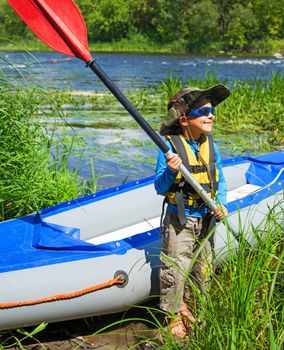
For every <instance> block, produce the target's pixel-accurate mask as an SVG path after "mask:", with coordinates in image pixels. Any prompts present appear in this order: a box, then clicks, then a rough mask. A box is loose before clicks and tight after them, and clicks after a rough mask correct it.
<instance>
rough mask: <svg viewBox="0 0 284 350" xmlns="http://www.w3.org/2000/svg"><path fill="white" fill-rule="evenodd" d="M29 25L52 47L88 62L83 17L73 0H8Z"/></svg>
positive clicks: (89, 55) (89, 56) (88, 55)
mask: <svg viewBox="0 0 284 350" xmlns="http://www.w3.org/2000/svg"><path fill="white" fill-rule="evenodd" d="M7 1H8V2H9V4H10V5H11V6H12V7H13V9H14V10H15V11H16V12H17V14H18V15H19V16H20V17H21V18H22V20H23V21H24V22H25V23H26V24H27V26H28V27H30V29H31V30H32V31H33V32H34V33H35V34H36V35H37V36H38V37H39V38H40V40H42V41H43V42H44V43H45V44H46V45H48V46H49V47H51V48H52V49H53V50H56V51H59V52H61V53H64V54H66V55H71V56H75V57H78V58H80V59H81V60H83V61H85V62H89V61H90V59H91V58H92V56H91V54H90V51H89V48H88V41H87V30H86V25H85V22H84V19H83V17H82V15H81V13H80V11H79V9H78V8H77V6H76V5H75V3H74V2H73V1H72V0H7Z"/></svg>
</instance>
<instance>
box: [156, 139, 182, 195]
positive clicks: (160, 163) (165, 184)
mask: <svg viewBox="0 0 284 350" xmlns="http://www.w3.org/2000/svg"><path fill="white" fill-rule="evenodd" d="M166 144H167V145H168V146H169V147H170V149H171V150H172V147H171V144H170V143H169V142H168V141H167V142H166ZM176 176H177V172H175V171H173V170H171V169H170V168H169V167H168V165H167V159H166V155H165V154H164V153H163V152H162V151H159V154H158V158H157V165H156V177H155V182H154V185H155V189H156V191H157V193H158V194H165V193H167V192H168V191H169V189H170V187H171V185H172V184H173V182H174V180H175V178H176Z"/></svg>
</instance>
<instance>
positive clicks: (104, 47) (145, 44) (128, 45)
mask: <svg viewBox="0 0 284 350" xmlns="http://www.w3.org/2000/svg"><path fill="white" fill-rule="evenodd" d="M0 46H1V50H2V51H41V52H45V51H47V52H48V51H50V52H53V50H51V49H50V48H49V47H47V46H46V45H45V44H44V43H42V41H40V40H39V39H37V38H33V39H30V38H29V39H23V38H22V37H16V38H9V40H8V39H6V38H3V37H2V38H0ZM224 47H226V43H225V42H221V41H220V42H214V43H212V44H209V45H206V47H203V48H199V49H195V50H190V51H189V50H188V49H186V46H185V43H183V42H179V41H175V42H173V43H168V44H161V43H157V42H153V41H151V40H149V39H147V38H145V37H143V36H141V35H136V36H135V37H134V38H132V39H121V40H118V41H113V42H90V43H89V48H90V51H91V52H93V53H95V52H125V53H157V54H161V53H165V54H167V53H168V54H184V55H190V54H194V55H204V56H209V55H215V56H218V55H222V56H231V55H237V56H240V57H243V56H248V57H263V56H264V57H266V56H273V55H274V54H276V53H280V54H282V55H284V39H267V40H260V41H255V42H254V46H253V48H251V49H250V50H249V51H241V50H240V51H238V50H227V49H225V48H224Z"/></svg>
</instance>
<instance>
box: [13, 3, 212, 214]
mask: <svg viewBox="0 0 284 350" xmlns="http://www.w3.org/2000/svg"><path fill="white" fill-rule="evenodd" d="M8 2H9V4H10V5H11V6H12V7H13V8H14V10H15V11H16V12H17V14H18V15H19V16H20V17H21V18H22V19H23V21H24V22H25V23H26V24H27V26H28V27H30V29H31V30H32V31H33V32H34V33H35V34H36V35H37V36H38V37H39V39H41V40H42V41H43V42H44V43H45V44H46V45H48V46H49V47H51V48H52V49H54V50H55V51H59V52H61V53H63V54H67V55H71V56H75V57H77V58H79V59H81V60H83V61H84V62H86V64H87V66H88V67H90V68H91V69H92V71H93V72H94V73H95V74H96V75H97V76H98V77H99V79H100V80H101V81H102V82H103V83H104V84H105V86H106V87H107V88H108V89H109V90H110V91H111V92H112V94H113V95H114V96H115V97H116V98H117V100H118V101H119V102H120V103H121V104H122V105H123V107H124V108H125V109H126V110H127V111H128V112H129V113H130V115H131V116H132V117H133V118H134V119H135V120H136V122H137V123H138V124H139V125H140V126H141V127H142V129H144V131H145V132H146V133H147V134H148V136H149V137H150V138H151V139H152V140H153V141H154V143H155V144H156V145H157V146H158V147H159V148H160V150H161V151H162V152H163V153H165V154H166V156H167V157H169V156H170V155H171V154H172V152H171V151H170V149H169V147H168V146H167V145H166V143H165V142H164V141H163V140H162V138H161V137H160V136H159V135H158V134H157V133H156V132H155V131H154V130H153V128H152V127H151V126H150V124H149V123H148V122H147V121H146V120H145V119H144V118H143V117H142V115H141V114H140V113H139V112H138V111H137V109H136V108H135V107H134V106H133V105H132V104H131V103H130V101H129V100H128V99H127V98H126V97H125V96H124V95H123V93H122V92H121V91H120V90H119V88H118V87H117V86H116V85H115V84H114V83H113V82H112V81H111V79H110V78H109V77H108V76H107V75H106V74H105V73H104V71H103V70H102V69H101V68H100V67H99V66H98V65H97V63H96V60H95V59H93V58H92V56H91V54H90V51H89V48H88V42H87V30H86V25H85V22H84V19H83V17H82V15H81V13H80V11H79V10H78V8H77V6H76V5H75V3H74V2H73V1H72V0H8ZM179 170H180V171H181V173H182V174H183V176H184V177H185V178H186V179H187V181H188V182H189V183H190V185H191V186H192V187H193V188H194V189H195V191H196V192H197V193H198V194H199V196H200V197H201V198H202V199H203V201H204V202H205V203H206V204H207V205H208V206H209V208H210V209H212V210H214V209H215V208H216V204H215V202H214V201H213V200H212V198H211V197H210V196H209V195H208V194H207V192H206V191H205V190H204V189H203V188H202V187H201V186H200V184H199V183H198V182H197V181H196V180H195V178H194V177H193V176H192V175H191V173H190V172H189V171H188V170H187V168H186V167H185V166H184V165H183V164H181V166H180V168H179Z"/></svg>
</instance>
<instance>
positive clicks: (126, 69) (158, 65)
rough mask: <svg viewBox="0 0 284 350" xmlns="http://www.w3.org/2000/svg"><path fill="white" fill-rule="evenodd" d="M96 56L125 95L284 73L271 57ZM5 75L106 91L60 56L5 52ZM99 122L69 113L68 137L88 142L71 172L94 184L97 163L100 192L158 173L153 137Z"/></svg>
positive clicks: (79, 65) (1, 57) (282, 62)
mask: <svg viewBox="0 0 284 350" xmlns="http://www.w3.org/2000/svg"><path fill="white" fill-rule="evenodd" d="M94 57H95V58H96V59H97V63H98V64H99V65H100V66H101V67H102V68H103V69H104V70H105V72H106V73H107V74H108V75H109V76H110V77H111V78H112V80H113V81H114V82H115V83H116V84H117V85H118V86H119V87H120V89H121V90H122V91H124V92H126V93H127V92H129V91H131V90H141V89H155V87H156V86H157V85H159V84H160V83H161V81H163V80H164V79H166V78H167V77H169V76H173V77H179V78H181V79H182V80H183V81H184V82H187V81H190V79H196V78H199V79H202V78H203V77H204V75H205V74H206V72H212V71H213V72H214V73H215V75H217V76H218V78H219V79H220V81H226V82H227V84H229V85H231V84H232V83H233V82H234V81H235V80H245V81H252V80H255V79H262V80H269V79H270V78H271V75H272V73H275V72H280V73H281V74H282V73H284V59H276V58H272V57H270V58H269V57H268V58H238V57H234V56H232V57H196V56H188V55H165V54H159V55H154V54H126V53H121V54H113V53H98V54H95V55H94ZM0 70H1V71H2V72H3V73H4V74H5V75H6V76H9V79H10V80H11V81H15V82H17V81H19V80H21V81H23V82H24V83H25V84H38V85H40V86H43V87H44V88H57V89H60V90H66V89H68V90H75V91H81V92H82V91H83V92H86V91H88V92H89V91H91V92H94V91H95V92H100V93H101V92H106V88H105V87H104V85H103V84H102V83H101V82H100V81H99V80H98V78H97V77H96V76H95V75H94V74H93V73H92V72H91V71H90V70H89V69H87V68H85V65H84V63H83V62H81V61H80V60H78V59H76V58H72V57H68V56H65V55H61V54H58V53H42V52H33V53H27V52H0ZM125 114H126V112H125ZM95 117H96V113H95V112H94V113H93V115H92V116H90V111H88V113H87V112H85V111H84V110H78V111H74V112H70V111H69V112H68V116H67V122H70V123H72V122H74V120H76V127H72V128H70V130H69V131H68V133H69V135H73V136H75V138H82V140H84V144H83V146H82V147H81V149H76V148H75V149H74V152H73V153H72V154H71V157H70V166H71V168H78V167H79V168H80V174H81V175H82V177H84V178H87V179H91V177H92V167H91V165H90V164H91V163H90V159H92V160H93V163H94V169H95V175H96V176H97V177H101V178H100V180H99V181H98V188H99V189H101V188H106V187H112V186H117V185H120V184H121V183H123V182H125V181H132V180H136V179H138V178H143V177H147V176H150V175H152V174H153V173H154V170H155V158H156V154H157V148H156V146H155V145H152V144H151V143H149V142H148V141H149V139H148V136H147V135H145V134H144V132H143V131H141V130H140V129H135V130H133V129H132V130H130V129H127V128H124V129H117V128H114V129H112V128H108V129H106V128H99V129H97V128H94V127H90V126H88V121H89V120H90V118H95ZM108 117H109V118H117V116H116V115H112V111H110V112H109V116H108ZM86 125H87V126H86ZM62 131H63V130H62ZM137 140H139V146H138V145H137V142H136V141H137ZM219 141H220V140H219ZM220 142H222V141H220ZM231 156H232V154H231V153H230V151H229V152H224V151H223V152H222V157H223V158H224V159H225V158H228V157H231ZM106 175H108V176H106Z"/></svg>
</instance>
